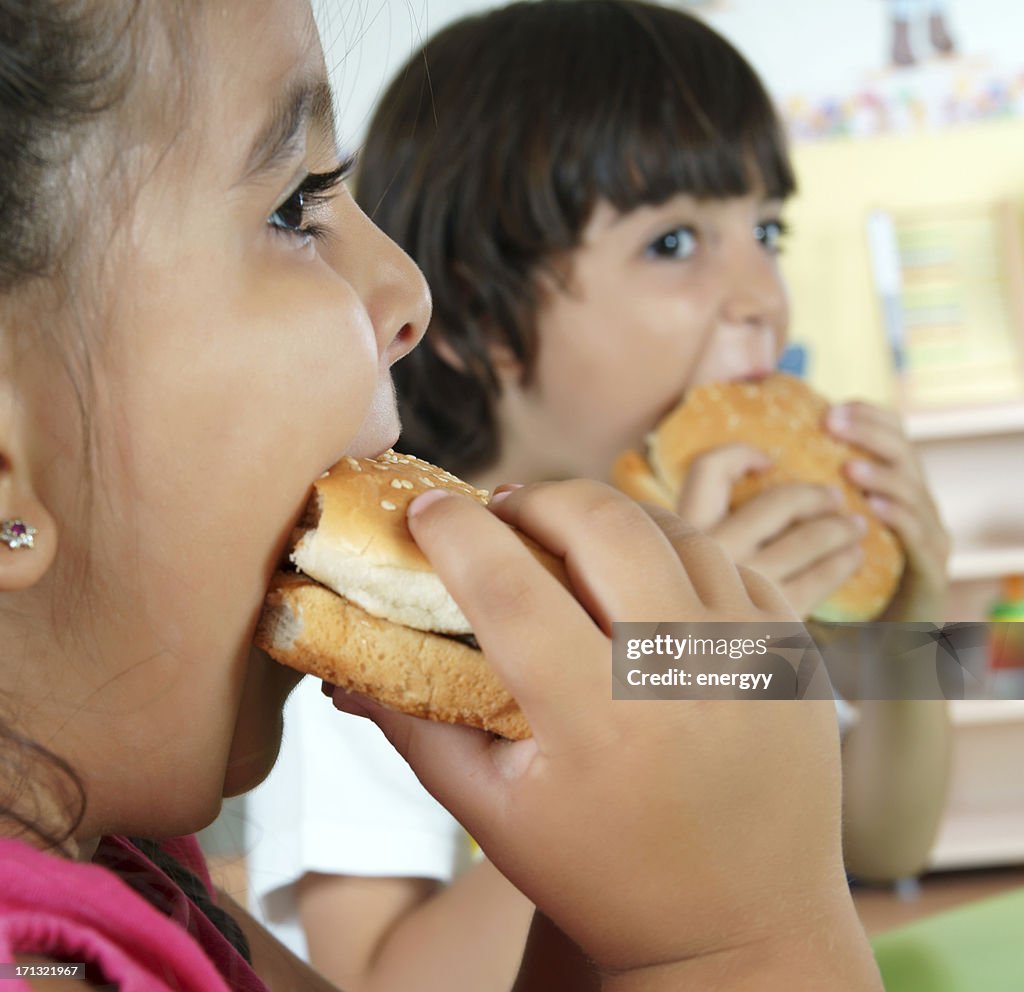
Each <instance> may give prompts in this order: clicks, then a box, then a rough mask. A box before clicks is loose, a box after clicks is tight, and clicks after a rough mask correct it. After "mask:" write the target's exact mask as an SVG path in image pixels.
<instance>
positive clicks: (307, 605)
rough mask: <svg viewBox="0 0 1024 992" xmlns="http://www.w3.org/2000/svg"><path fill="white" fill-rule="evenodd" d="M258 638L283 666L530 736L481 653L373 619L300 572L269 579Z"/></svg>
mask: <svg viewBox="0 0 1024 992" xmlns="http://www.w3.org/2000/svg"><path fill="white" fill-rule="evenodd" d="M255 640H256V644H257V645H258V646H259V647H261V648H262V649H263V650H264V651H266V652H267V654H269V655H270V656H271V657H272V658H273V659H274V660H275V661H278V662H280V663H281V664H283V665H288V666H289V667H290V668H295V669H297V670H298V671H300V672H305V673H306V674H308V675H315V676H317V677H318V678H321V679H324V680H325V681H327V682H331V683H333V684H334V685H337V686H340V687H342V688H343V689H346V690H348V691H350V692H358V693H362V694H363V695H366V696H369V697H370V698H371V699H374V700H376V701H377V702H379V703H382V704H383V705H385V706H387V707H389V708H391V709H394V710H399V711H400V712H402V713H409V714H411V715H412V716H418V717H426V718H427V719H429V720H441V721H444V722H446V723H462V724H466V725H468V726H470V727H478V728H480V729H481V730H489V731H491V733H495V734H500V735H501V736H502V737H507V738H509V739H511V740H522V739H523V738H525V737H529V736H530V727H529V725H528V724H527V722H526V718H525V717H524V716H523V714H522V711H521V710H520V709H519V707H518V705H517V704H516V702H515V700H514V699H513V698H512V697H511V696H510V695H509V693H508V691H507V690H506V689H505V687H504V686H503V685H502V684H501V682H500V681H499V679H498V677H497V675H496V674H495V673H494V670H493V669H492V668H491V667H490V665H488V663H487V661H486V659H485V658H484V655H483V652H481V651H479V650H477V649H476V648H473V647H470V646H469V645H468V644H463V643H462V642H461V641H457V640H453V639H452V638H450V637H443V636H441V635H440V634H431V633H424V632H423V631H421V630H414V629H412V628H411V627H402V626H400V625H398V624H394V623H391V622H389V621H387V620H382V619H380V618H379V617H375V616H372V615H371V614H369V613H367V612H366V611H365V610H362V609H360V608H359V607H358V606H356V605H354V604H353V603H350V602H349V601H348V600H346V599H342V598H341V597H340V596H337V595H335V594H334V593H333V592H331V591H330V590H329V589H326V588H324V587H323V586H321V585H318V584H317V583H315V582H312V581H310V580H309V579H306V578H304V577H303V576H301V575H296V574H293V573H285V572H279V573H278V574H277V575H275V576H274V580H273V582H272V583H271V586H270V592H269V593H268V595H267V600H266V604H265V606H264V610H263V615H262V617H261V618H260V622H259V625H258V627H257V629H256V638H255Z"/></svg>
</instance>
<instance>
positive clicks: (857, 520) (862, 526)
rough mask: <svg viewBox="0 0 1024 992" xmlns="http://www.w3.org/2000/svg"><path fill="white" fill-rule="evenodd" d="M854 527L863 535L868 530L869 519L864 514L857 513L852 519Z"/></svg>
mask: <svg viewBox="0 0 1024 992" xmlns="http://www.w3.org/2000/svg"><path fill="white" fill-rule="evenodd" d="M850 519H851V520H852V521H853V526H854V527H856V528H857V530H858V531H859V532H860V533H861V534H863V533H864V532H865V531H866V530H867V529H868V519H867V517H865V516H864V515H863V514H860V513H855V514H854V515H853V516H852V517H851V518H850Z"/></svg>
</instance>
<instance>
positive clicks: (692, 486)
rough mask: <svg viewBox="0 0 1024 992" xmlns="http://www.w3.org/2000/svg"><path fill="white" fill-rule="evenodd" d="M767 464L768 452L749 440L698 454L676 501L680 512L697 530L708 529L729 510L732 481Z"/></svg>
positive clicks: (759, 469) (768, 464)
mask: <svg viewBox="0 0 1024 992" xmlns="http://www.w3.org/2000/svg"><path fill="white" fill-rule="evenodd" d="M770 465H771V460H770V459H769V458H768V456H767V455H766V454H765V453H764V452H763V451H760V450H759V449H758V448H755V447H753V446H752V445H749V444H725V445H722V446H721V447H719V448H714V449H712V450H711V451H706V452H704V453H703V454H702V455H698V456H697V457H696V458H695V459H694V460H693V462H692V463H691V464H690V467H689V469H688V470H687V473H686V479H685V481H684V483H683V488H682V491H681V492H680V494H679V500H678V502H677V503H676V510H677V512H678V513H679V516H681V517H682V518H683V519H684V520H685V521H687V522H688V523H690V524H692V525H693V526H694V527H697V528H699V529H700V530H705V531H706V530H710V529H711V528H712V527H713V526H714V525H715V524H717V523H718V522H719V521H720V520H722V519H723V518H724V517H725V516H726V514H728V512H729V500H730V497H731V495H732V488H733V485H734V484H735V483H736V482H737V481H738V480H739V479H741V478H743V476H744V475H746V474H747V473H748V472H757V471H763V470H764V469H766V468H768V467H769V466H770Z"/></svg>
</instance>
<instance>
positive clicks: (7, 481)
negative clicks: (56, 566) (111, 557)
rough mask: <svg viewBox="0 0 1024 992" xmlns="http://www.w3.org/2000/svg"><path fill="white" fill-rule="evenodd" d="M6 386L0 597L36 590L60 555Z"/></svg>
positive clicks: (0, 451)
mask: <svg viewBox="0 0 1024 992" xmlns="http://www.w3.org/2000/svg"><path fill="white" fill-rule="evenodd" d="M2 371H3V370H2V368H0V375H2ZM8 385H9V384H8V383H7V382H5V381H4V380H3V379H2V378H0V593H4V592H14V591H16V590H19V589H27V588H29V587H30V586H34V585H35V584H36V583H37V582H39V580H40V579H42V577H43V576H44V575H45V574H46V573H47V571H48V570H49V568H50V566H51V565H52V564H53V560H54V557H55V556H56V553H57V525H56V521H55V520H54V519H53V517H52V516H51V514H50V512H49V510H47V509H46V507H45V506H44V505H43V503H42V501H41V500H40V499H39V496H38V495H37V493H36V490H35V487H34V486H33V481H32V473H31V471H30V465H29V461H28V458H26V457H25V450H26V448H25V444H24V440H23V438H22V437H21V436H20V435H19V434H18V425H17V423H16V421H17V418H16V417H15V416H14V412H13V411H14V409H15V404H14V403H13V396H12V393H11V390H10V389H9V388H8ZM25 440H27V439H25Z"/></svg>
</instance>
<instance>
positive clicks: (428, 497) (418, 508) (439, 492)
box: [407, 489, 452, 520]
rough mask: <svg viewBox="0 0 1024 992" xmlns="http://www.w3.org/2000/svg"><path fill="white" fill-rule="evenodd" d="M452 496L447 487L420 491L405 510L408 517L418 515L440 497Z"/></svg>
mask: <svg viewBox="0 0 1024 992" xmlns="http://www.w3.org/2000/svg"><path fill="white" fill-rule="evenodd" d="M451 496H452V493H450V492H449V491H448V490H447V489H431V490H430V491H429V492H425V493H420V494H419V496H417V497H416V498H415V499H414V500H413V501H412V502H411V503H410V504H409V509H408V512H407V516H408V518H409V519H410V520H411V519H412V518H413V517H418V516H419V515H420V514H421V513H422V512H423V511H424V510H425V509H426V508H427V507H428V506H432V505H433V504H434V503H436V502H437V501H438V500H440V499H448V498H449V497H451Z"/></svg>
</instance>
